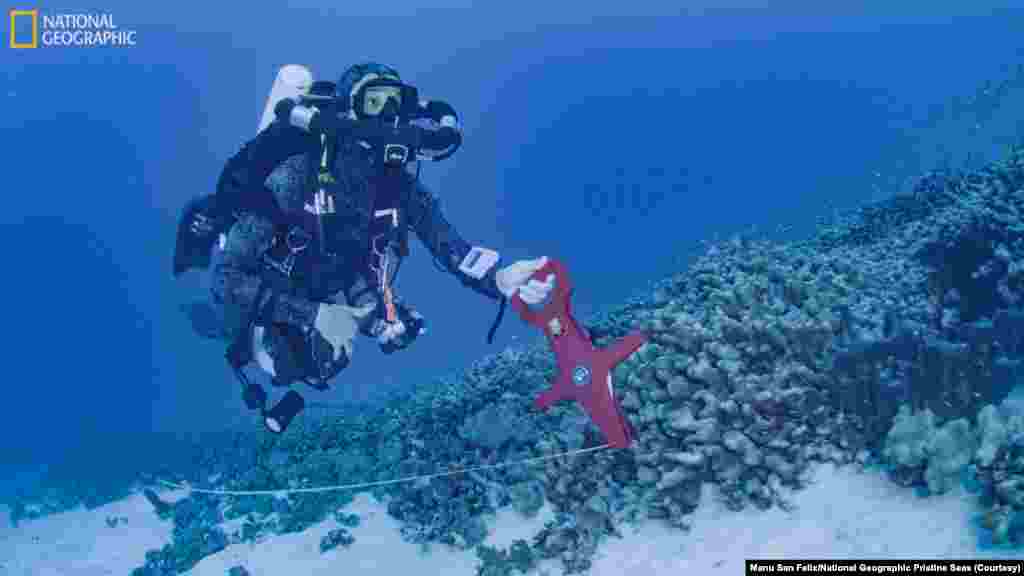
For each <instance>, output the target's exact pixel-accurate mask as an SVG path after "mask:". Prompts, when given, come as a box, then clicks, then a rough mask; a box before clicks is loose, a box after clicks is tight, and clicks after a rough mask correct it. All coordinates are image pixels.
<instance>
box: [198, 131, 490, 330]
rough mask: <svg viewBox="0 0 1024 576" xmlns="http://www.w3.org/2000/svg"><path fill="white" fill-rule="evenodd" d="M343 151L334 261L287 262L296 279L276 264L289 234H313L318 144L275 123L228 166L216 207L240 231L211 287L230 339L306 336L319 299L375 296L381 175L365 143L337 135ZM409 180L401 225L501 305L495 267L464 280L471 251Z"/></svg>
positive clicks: (316, 257) (304, 255)
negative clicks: (277, 333) (374, 239)
mask: <svg viewBox="0 0 1024 576" xmlns="http://www.w3.org/2000/svg"><path fill="white" fill-rule="evenodd" d="M336 150H337V154H336V157H335V162H334V166H333V168H332V171H331V173H332V176H333V177H334V178H333V180H334V182H333V183H331V184H328V185H327V186H328V191H329V192H330V193H331V194H332V195H333V198H334V204H335V206H334V209H335V214H333V215H331V218H330V225H329V229H327V230H326V233H325V234H323V238H324V244H325V246H324V247H325V248H326V249H327V250H326V252H329V254H324V253H323V252H324V251H321V250H318V249H315V248H310V249H305V250H302V251H301V252H298V253H296V254H295V256H294V258H293V259H292V261H291V262H290V264H292V265H293V266H292V267H291V268H290V273H289V274H285V273H283V271H282V269H281V267H280V266H277V265H275V264H274V263H275V262H277V263H280V262H281V261H282V259H286V256H287V254H288V253H289V251H288V250H286V248H287V242H285V238H286V237H287V234H289V233H294V232H296V231H306V232H312V233H314V234H313V235H314V236H315V235H316V234H315V231H311V230H309V228H310V225H309V224H308V223H309V222H310V215H309V213H308V210H307V209H306V208H307V205H309V204H310V202H311V201H312V200H311V198H310V192H311V191H313V190H315V189H316V181H317V171H316V168H317V161H318V160H319V154H320V151H321V146H320V142H319V141H318V139H317V137H315V136H312V135H310V134H308V133H306V132H304V131H302V130H300V129H298V128H295V127H293V126H291V125H289V124H287V123H283V122H281V121H280V120H278V121H275V122H273V123H272V124H271V125H270V126H268V127H267V128H266V129H265V130H263V131H262V132H260V133H259V134H258V135H257V136H256V137H255V138H254V139H252V140H251V141H249V142H248V143H246V144H245V145H244V146H243V147H242V149H241V150H240V151H239V152H238V153H237V154H236V155H235V156H233V157H232V158H231V159H229V160H228V162H227V165H226V166H225V168H224V170H223V172H222V174H221V177H220V179H219V181H218V185H217V204H218V205H219V206H232V207H234V211H235V214H234V215H233V218H234V224H233V225H232V226H231V228H230V229H229V230H228V232H227V241H226V244H225V246H224V250H223V252H222V254H221V257H220V258H219V260H218V261H216V262H215V263H214V266H213V282H212V292H213V298H214V301H215V303H216V304H217V305H219V306H221V307H222V308H223V312H224V318H225V323H226V326H225V329H226V330H225V331H226V333H227V334H229V335H238V334H241V333H244V332H245V331H246V330H248V327H249V326H251V325H252V324H253V323H256V324H260V325H264V326H273V325H277V326H282V327H289V326H290V327H298V328H304V329H308V328H309V327H311V326H312V325H313V323H314V321H315V318H316V313H317V309H318V305H319V304H320V303H321V302H328V301H333V302H337V303H346V304H348V305H351V306H360V305H363V304H365V303H367V302H368V301H370V299H371V298H376V297H377V292H376V289H375V288H376V287H375V283H374V279H373V277H372V274H369V273H368V272H369V270H368V267H367V262H368V257H369V247H370V241H371V240H370V236H371V229H372V227H373V226H374V225H376V224H375V223H374V217H373V213H374V210H375V208H377V207H378V206H377V204H378V203H380V202H381V201H382V198H383V195H382V194H380V190H379V189H378V188H376V187H375V186H374V185H373V182H374V178H375V175H377V174H378V173H379V171H378V169H377V167H376V166H374V165H373V162H374V160H373V158H374V157H373V155H372V154H370V153H368V152H367V150H366V149H365V148H364V147H362V146H361V145H360V143H358V142H355V141H352V140H350V139H347V138H345V137H339V141H338V143H337V146H336ZM403 177H404V178H407V179H408V184H409V190H410V192H409V194H408V201H407V203H406V204H407V205H406V206H404V207H401V208H402V209H404V212H405V213H404V220H403V222H404V223H405V224H404V225H405V226H407V227H408V229H410V230H411V231H412V232H413V233H414V234H415V235H416V236H417V237H418V238H419V239H420V241H421V242H422V243H423V245H424V246H425V247H426V248H427V250H428V251H429V252H430V253H431V255H432V256H433V257H434V258H435V259H436V261H437V262H439V263H440V265H441V266H442V267H443V268H444V269H446V270H447V271H448V272H450V273H451V274H454V275H455V276H456V277H457V278H458V279H459V280H460V281H461V282H462V283H463V284H464V285H466V286H467V287H469V288H471V289H473V290H475V291H477V292H479V293H481V294H483V295H485V296H487V297H489V298H492V299H495V300H500V299H501V298H502V295H501V293H500V292H499V291H498V288H497V285H496V284H495V270H496V269H497V268H498V266H494V267H492V268H491V270H490V271H489V272H488V273H487V274H486V275H484V276H483V277H482V278H479V279H477V278H473V277H471V276H468V275H466V274H465V273H463V272H462V271H461V270H460V269H459V264H460V263H461V262H462V261H463V259H464V258H465V257H466V255H467V254H468V253H469V252H470V249H471V247H472V246H471V245H470V244H469V243H467V242H466V241H465V240H463V238H462V237H461V236H460V235H459V234H458V233H457V232H456V230H455V229H454V228H453V227H452V226H451V224H449V223H448V221H447V220H446V219H445V217H444V215H443V214H442V212H441V209H440V207H439V205H438V201H437V199H436V198H435V197H434V196H433V195H432V194H431V193H430V192H429V191H428V190H427V189H426V188H425V187H424V186H422V185H421V184H420V183H419V182H418V181H416V180H415V179H414V178H413V176H411V175H409V174H408V173H406V172H403ZM314 244H315V242H314ZM275 252H277V254H276V256H275V255H274V253H275ZM275 257H276V260H275V259H274V258H275ZM268 263H269V264H270V265H268ZM364 328H365V327H364ZM364 333H366V332H365V330H364Z"/></svg>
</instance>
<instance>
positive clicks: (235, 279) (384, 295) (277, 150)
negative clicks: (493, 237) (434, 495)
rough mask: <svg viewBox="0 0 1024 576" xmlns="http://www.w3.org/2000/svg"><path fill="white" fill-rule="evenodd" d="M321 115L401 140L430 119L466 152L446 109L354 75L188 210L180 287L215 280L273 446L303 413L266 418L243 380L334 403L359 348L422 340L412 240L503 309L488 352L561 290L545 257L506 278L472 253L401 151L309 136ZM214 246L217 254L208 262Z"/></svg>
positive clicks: (286, 407) (245, 154)
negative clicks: (505, 319) (410, 125)
mask: <svg viewBox="0 0 1024 576" xmlns="http://www.w3.org/2000/svg"><path fill="white" fill-rule="evenodd" d="M310 101H312V102H315V105H313V106H310V105H309V102H310ZM316 115H321V116H324V117H336V118H345V119H349V120H351V121H354V122H371V123H372V122H378V123H380V124H381V125H386V126H391V125H394V126H396V127H397V126H398V125H399V123H400V122H405V121H409V120H410V119H414V120H415V119H418V120H424V119H425V120H427V121H428V124H429V126H430V127H431V128H432V129H433V132H436V133H441V134H442V135H447V136H453V135H454V136H456V137H457V138H455V140H456V141H457V142H458V144H461V128H460V126H459V122H458V118H457V115H456V113H455V111H454V109H453V108H452V107H451V106H450V105H448V104H447V103H445V102H443V101H438V100H430V101H427V100H420V99H419V96H418V92H417V90H416V89H415V88H414V87H412V86H409V85H407V84H404V83H403V82H402V81H401V79H400V77H399V74H398V72H396V71H395V70H394V69H393V68H391V67H388V66H385V65H382V64H378V63H372V62H370V63H364V64H358V65H355V66H352V67H350V68H349V69H348V70H347V71H346V72H345V73H344V74H343V75H342V76H341V78H340V79H339V81H338V82H337V83H333V82H327V81H317V82H312V84H311V87H310V88H309V90H308V92H307V97H306V98H304V99H300V98H291V99H283V100H281V101H278V102H277V104H276V105H275V107H274V116H273V120H272V121H270V122H269V124H268V125H267V126H266V127H265V128H263V129H262V130H261V131H260V132H259V133H258V134H257V136H256V137H255V138H253V139H252V140H250V141H249V142H247V143H246V144H245V145H244V146H242V148H241V150H240V151H239V152H238V153H237V154H235V155H234V156H232V157H231V158H230V159H229V160H228V161H227V163H226V165H225V167H224V169H223V171H222V173H221V175H220V178H219V179H218V182H217V188H216V192H215V194H212V195H209V196H205V197H203V198H200V199H197V200H195V201H193V202H192V203H190V205H189V206H187V207H186V209H185V211H184V214H183V216H182V219H181V221H180V222H179V226H178V244H177V247H176V252H175V261H174V272H175V275H178V274H181V273H182V272H183V271H185V270H187V269H189V268H197V267H198V268H209V269H210V270H211V279H212V286H211V296H212V300H211V301H212V304H213V307H214V308H215V309H216V310H217V311H218V315H219V319H220V320H221V321H222V322H223V332H222V335H223V337H224V338H226V339H227V340H229V341H230V345H229V346H228V351H227V358H228V361H229V363H230V364H231V366H232V368H233V369H234V371H235V374H236V375H237V376H238V378H239V380H240V382H241V384H242V389H243V398H244V400H245V403H246V405H247V406H248V408H250V409H253V410H258V411H260V413H261V415H262V417H263V421H264V424H265V426H266V427H267V429H268V430H270V431H271V432H274V433H282V432H284V431H285V429H286V428H287V427H288V425H289V423H290V422H291V421H292V420H293V419H294V417H295V416H296V415H297V414H299V413H300V412H301V411H302V409H303V407H304V403H305V402H304V400H303V398H302V396H301V395H300V394H298V393H297V392H296V391H295V390H294V389H289V391H288V392H287V393H286V394H285V395H284V397H283V398H282V399H281V400H280V401H279V402H278V403H277V404H276V405H275V406H274V407H273V408H272V409H269V410H268V409H267V394H266V391H265V390H264V389H263V387H262V386H260V385H259V384H257V383H255V382H252V381H250V380H249V378H248V377H247V376H246V375H245V372H244V370H243V368H244V367H245V366H247V365H250V364H256V365H258V366H259V368H261V369H262V370H263V371H264V372H266V373H268V374H269V375H270V377H271V383H272V384H273V385H274V386H284V387H290V386H291V385H292V384H295V383H302V382H304V383H306V384H308V385H310V386H311V387H313V388H315V389H319V390H325V389H327V388H328V387H329V385H328V383H329V382H330V381H331V380H332V379H333V378H334V377H335V376H337V375H338V374H339V373H340V372H341V371H342V370H343V369H344V368H345V367H346V366H348V365H349V363H350V362H351V361H352V356H353V342H354V340H355V338H356V336H357V334H362V335H363V336H366V337H370V338H373V339H375V340H376V341H377V343H378V345H379V346H380V347H381V349H382V350H383V351H384V352H385V353H391V352H394V351H397V350H401V349H404V348H406V347H408V346H409V345H410V344H411V343H412V342H413V341H414V340H415V339H416V338H417V337H418V336H419V335H421V334H422V333H424V331H425V321H424V318H423V316H422V315H420V314H419V313H418V312H416V311H415V310H414V309H413V308H412V307H411V306H410V305H409V304H408V303H407V302H406V300H405V299H404V298H403V297H401V296H399V295H398V294H397V293H396V292H395V287H394V282H395V277H396V275H397V272H398V268H399V265H400V264H401V261H402V259H403V257H405V256H406V255H408V253H409V246H408V232H409V231H412V232H413V233H415V235H416V236H417V237H418V238H419V240H420V241H421V243H422V244H423V245H424V246H425V247H426V249H427V250H428V251H429V252H430V254H431V255H432V257H433V258H434V261H435V264H438V266H439V267H440V268H441V269H443V270H444V271H446V272H448V273H451V274H452V275H454V276H455V277H457V278H458V279H459V280H460V281H461V283H462V284H463V285H465V286H467V287H468V288H470V289H472V290H474V291H476V292H478V293H480V294H482V295H484V296H485V297H488V298H491V299H493V300H496V301H500V303H501V312H499V314H498V318H497V319H496V320H495V323H494V325H493V326H492V328H491V333H490V337H491V338H493V335H494V330H495V329H496V328H497V325H498V323H499V322H500V320H501V316H502V313H503V312H504V309H505V304H506V302H507V300H508V299H509V298H511V297H512V296H513V295H515V294H518V295H519V296H520V297H521V298H522V300H523V301H524V302H525V303H526V304H528V305H531V306H539V305H543V304H544V303H545V302H546V301H547V299H548V298H549V296H550V294H551V291H552V289H553V288H554V277H553V276H549V277H547V278H545V279H544V280H543V281H540V280H537V279H534V278H533V275H534V274H535V273H536V272H537V271H538V270H540V269H541V268H543V267H544V265H545V264H546V262H547V258H546V257H544V258H538V259H534V260H520V261H518V262H514V263H512V264H510V265H508V266H504V267H503V266H502V262H501V258H500V255H499V254H498V253H497V252H496V251H494V250H491V249H488V248H484V247H480V246H473V245H471V244H469V243H468V242H466V241H465V240H464V239H463V238H462V237H461V236H460V235H459V234H458V232H457V231H456V230H455V229H454V228H453V227H452V225H451V224H449V222H448V221H447V220H446V218H445V216H444V214H443V213H442V211H441V209H440V207H439V203H438V200H437V198H436V197H435V196H434V195H433V194H432V193H431V192H430V191H429V190H427V189H426V187H424V186H423V185H422V184H421V183H420V182H419V179H418V170H419V164H418V161H416V162H412V161H411V159H410V158H407V157H406V156H404V154H407V153H408V152H409V151H408V150H407V149H405V147H403V146H401V145H388V146H387V150H386V153H382V151H381V150H377V149H375V148H377V146H375V144H374V143H373V142H368V141H366V140H362V139H360V137H359V136H358V134H357V133H355V132H351V131H350V132H345V131H337V132H334V133H332V134H331V136H330V137H327V136H326V135H325V133H323V132H319V133H318V132H317V131H316V130H310V129H309V128H310V123H311V122H312V121H313V120H314V118H315V117H316ZM458 144H457V145H455V147H457V146H458ZM451 151H452V150H451V149H447V150H444V151H442V153H450V152H451ZM394 155H397V156H394ZM391 159H397V161H398V162H397V163H398V164H401V165H402V169H401V170H395V169H394V168H393V166H392V163H391V162H390V160H391ZM413 165H415V171H413V170H411V169H410V168H411V167H412V166H413ZM269 183H274V184H273V185H271V184H269ZM217 240H219V250H211V249H212V248H213V245H214V244H215V243H217ZM211 252H216V257H211Z"/></svg>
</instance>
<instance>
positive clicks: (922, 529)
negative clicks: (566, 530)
mask: <svg viewBox="0 0 1024 576" xmlns="http://www.w3.org/2000/svg"><path fill="white" fill-rule="evenodd" d="M813 478H814V481H813V483H812V484H811V486H810V487H808V488H807V489H805V490H802V491H799V492H796V493H794V494H793V495H792V498H791V500H792V502H793V503H794V504H795V509H794V510H792V511H790V512H786V511H783V510H780V509H772V510H769V511H764V512H762V511H758V510H745V511H742V512H733V511H730V510H727V509H725V508H724V507H723V506H721V505H720V504H718V503H717V502H715V500H714V498H713V495H712V494H711V492H710V489H709V490H708V491H706V493H705V499H704V503H703V504H702V505H701V507H700V508H699V509H698V510H697V512H696V513H695V514H694V516H693V529H692V530H691V531H690V532H688V533H687V532H681V531H679V530H677V529H672V528H668V527H665V526H663V525H661V524H660V523H657V522H647V523H644V524H642V525H639V526H636V527H626V528H624V529H623V538H621V539H616V538H612V539H609V540H608V541H607V542H605V543H604V544H603V545H602V547H601V549H600V551H599V553H598V556H597V558H595V561H594V565H593V568H592V569H591V574H592V575H593V576H612V575H615V576H621V575H634V574H635V575H637V576H640V575H645V576H647V575H665V576H669V575H672V576H676V575H678V574H680V573H682V572H681V570H688V571H690V573H697V574H716V573H720V574H730V575H735V574H740V573H742V570H743V561H744V559H746V558H772V559H774V558H988V557H1000V558H1011V557H1012V558H1018V559H1024V551H1005V550H998V551H993V550H979V548H978V541H979V540H978V538H979V535H978V533H977V531H976V530H975V528H974V526H973V523H972V522H971V518H972V515H973V513H974V511H975V510H976V508H975V506H973V504H972V501H971V500H972V496H970V495H967V494H964V493H963V492H961V491H959V490H958V491H954V492H951V493H949V494H945V495H942V496H937V497H930V498H920V497H918V496H916V495H915V494H914V492H913V490H910V489H906V488H902V487H899V486H897V485H895V484H892V483H891V482H889V481H887V480H886V479H885V478H883V477H882V476H881V475H880V474H879V473H876V472H861V471H858V470H855V469H853V468H849V467H846V468H836V467H834V466H831V465H823V466H820V467H818V468H816V469H815V470H814V475H813ZM183 495H184V494H183V493H181V492H164V493H163V494H162V497H163V498H167V499H170V500H173V499H174V498H180V497H182V496H183ZM346 512H348V513H355V514H359V516H360V518H361V522H360V524H359V526H357V527H356V528H353V529H351V533H352V535H353V537H355V543H354V544H352V545H351V546H350V547H348V548H339V549H336V550H332V551H329V552H327V553H324V554H321V553H320V549H319V546H320V538H321V537H323V536H324V535H326V534H327V532H329V531H330V530H331V529H333V528H336V527H337V526H338V525H337V524H336V523H335V521H334V520H329V521H325V522H322V523H320V524H318V525H316V526H314V527H312V528H310V529H308V530H306V531H305V532H302V533H300V534H286V535H280V536H272V537H269V538H266V539H263V540H261V541H260V542H257V543H243V544H236V545H232V546H229V547H228V548H227V549H225V550H223V551H222V552H220V553H218V554H215V555H213V556H209V557H207V558H204V559H203V560H202V561H201V562H200V563H199V564H198V565H197V566H196V567H195V568H194V569H193V570H192V571H191V572H189V573H188V574H190V575H191V576H224V575H225V574H227V571H228V570H229V569H230V568H231V567H234V566H244V567H245V568H246V569H247V570H248V571H249V572H250V574H252V576H279V575H281V574H296V575H300V574H301V575H305V574H308V575H312V576H318V575H319V576H327V575H330V576H337V574H339V568H341V569H344V570H345V571H346V572H345V573H379V574H395V575H398V574H402V575H406V574H417V573H419V574H445V575H446V576H472V575H475V574H476V566H477V564H478V560H477V558H476V555H475V553H473V552H471V551H464V550H455V549H452V548H449V547H447V546H437V545H435V546H432V547H431V548H430V549H429V551H424V550H423V549H421V547H419V546H416V545H413V544H408V543H405V542H403V541H402V540H401V538H400V536H399V531H398V523H397V521H396V520H394V519H393V518H391V517H389V516H388V515H387V511H386V507H385V506H384V505H383V504H381V503H379V502H377V501H376V500H374V499H373V498H372V497H371V496H369V495H368V494H360V495H359V496H358V497H357V498H356V499H355V501H354V502H353V503H352V504H350V505H349V506H347V507H346ZM550 517H551V512H550V510H549V509H547V508H545V509H543V510H542V511H541V513H540V514H539V515H538V516H537V517H535V518H531V519H524V518H522V517H521V516H518V515H517V514H516V513H514V512H512V511H503V512H502V513H501V514H499V515H498V516H497V517H494V518H490V519H489V520H490V522H489V523H490V526H491V535H490V537H489V538H488V542H487V543H488V544H490V545H494V546H500V547H505V546H508V545H510V544H511V543H512V542H513V541H514V540H516V539H520V538H522V539H527V540H528V539H529V538H531V537H532V536H533V535H534V534H536V533H537V532H538V531H540V530H541V528H542V527H543V526H544V523H545V521H546V520H547V519H549V518H550ZM108 518H121V519H122V520H121V522H119V523H118V524H117V525H116V526H114V527H110V526H109V525H108V523H107V520H108ZM0 526H2V527H0V574H2V575H4V576H28V575H32V576H51V575H52V576H58V575H59V576H101V575H118V576H126V575H127V574H130V573H131V571H132V570H133V569H134V568H137V567H139V566H141V565H142V564H143V562H144V559H145V553H146V551H147V550H151V549H154V548H160V547H161V546H163V545H164V544H165V543H167V542H169V541H170V538H171V529H172V526H171V523H170V522H169V521H161V520H160V519H158V518H157V517H156V514H155V513H154V512H153V508H152V506H151V505H150V504H149V502H147V501H146V499H145V498H144V497H142V496H141V495H136V496H132V497H130V498H127V499H125V500H121V501H118V502H114V503H112V504H109V505H107V506H103V507H101V508H97V509H94V510H84V509H82V510H75V511H71V512H66V513H63V514H59V515H54V516H50V517H46V518H41V519H37V520H32V521H28V522H22V523H21V524H19V526H18V527H13V526H11V525H10V523H9V522H8V521H7V517H6V512H2V513H0ZM234 529H236V524H226V525H225V530H227V531H230V530H234ZM694 571H695V572H694ZM541 573H547V574H550V575H551V576H554V575H556V574H560V573H561V570H560V568H559V565H558V564H557V563H548V564H546V565H544V566H542V568H541Z"/></svg>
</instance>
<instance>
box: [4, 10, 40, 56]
mask: <svg viewBox="0 0 1024 576" xmlns="http://www.w3.org/2000/svg"><path fill="white" fill-rule="evenodd" d="M25 17H28V18H31V20H32V40H31V41H29V42H18V37H17V34H18V27H17V25H16V24H17V21H18V18H25ZM38 47H39V10H38V9H33V10H17V9H13V8H12V9H11V48H38Z"/></svg>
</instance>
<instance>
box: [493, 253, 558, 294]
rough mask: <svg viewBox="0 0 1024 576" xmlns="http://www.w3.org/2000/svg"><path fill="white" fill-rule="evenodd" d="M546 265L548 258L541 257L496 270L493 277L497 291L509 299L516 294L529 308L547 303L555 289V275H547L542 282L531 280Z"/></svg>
mask: <svg viewBox="0 0 1024 576" xmlns="http://www.w3.org/2000/svg"><path fill="white" fill-rule="evenodd" d="M547 263H548V257H547V256H542V257H540V258H537V259H536V260H520V261H518V262H513V263H512V264H509V265H508V266H506V267H504V268H502V269H501V270H498V272H497V273H496V274H495V275H494V280H495V283H496V284H497V285H498V290H500V291H501V293H502V294H504V295H505V297H506V298H511V297H512V296H514V295H515V294H516V293H517V292H518V293H519V297H520V298H522V299H523V302H525V303H527V304H529V305H530V306H538V305H540V304H543V303H545V302H547V300H548V298H549V297H550V296H551V291H552V290H554V289H555V275H554V274H548V277H547V278H545V279H544V281H543V282H541V281H540V280H536V279H533V278H531V276H533V275H534V273H536V272H537V270H540V269H541V268H543V267H544V266H546V265H547Z"/></svg>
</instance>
